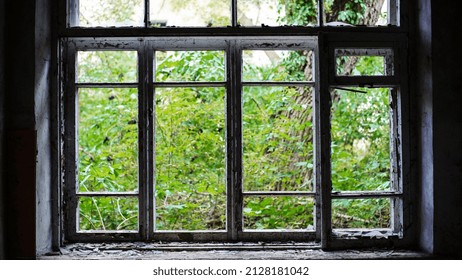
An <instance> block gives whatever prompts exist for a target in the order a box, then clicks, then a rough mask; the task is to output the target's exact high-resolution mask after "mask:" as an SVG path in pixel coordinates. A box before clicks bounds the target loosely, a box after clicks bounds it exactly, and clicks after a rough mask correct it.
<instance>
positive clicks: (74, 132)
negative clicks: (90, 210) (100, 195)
mask: <svg viewBox="0 0 462 280" xmlns="http://www.w3.org/2000/svg"><path fill="white" fill-rule="evenodd" d="M64 51H65V54H64V57H66V65H65V66H64V69H65V71H66V73H65V81H64V82H65V87H64V90H65V92H64V95H63V99H64V106H65V107H64V114H65V115H64V123H65V136H64V151H65V152H64V155H65V160H64V162H65V166H64V169H65V184H64V185H65V186H64V188H65V192H64V200H65V203H64V205H66V206H67V207H66V218H65V220H66V224H67V230H66V233H67V235H68V237H72V236H74V235H75V234H76V233H77V229H78V223H79V221H78V214H77V210H78V209H77V208H78V198H77V178H78V177H77V173H78V165H77V159H78V104H79V102H78V93H77V88H76V86H75V81H76V69H77V64H76V61H77V59H76V55H77V51H76V49H75V46H74V44H71V43H66V47H65V48H64Z"/></svg>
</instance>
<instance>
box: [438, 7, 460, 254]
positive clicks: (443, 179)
mask: <svg viewBox="0 0 462 280" xmlns="http://www.w3.org/2000/svg"><path fill="white" fill-rule="evenodd" d="M458 4H459V1H445V3H444V5H443V4H442V3H441V2H440V1H432V7H431V10H432V66H433V98H432V99H433V116H434V118H433V127H434V129H433V147H434V149H433V160H434V169H433V170H434V178H435V184H434V190H433V194H434V232H433V234H434V252H435V253H436V254H444V255H454V256H459V257H462V242H461V237H462V203H461V201H462V148H461V147H462V110H461V108H462V59H461V54H460V53H461V52H460V50H461V47H460V43H459V41H460V40H459V39H458V37H460V36H461V34H462V27H461V25H460V18H459V17H460V10H459V9H458V7H459V5H458Z"/></svg>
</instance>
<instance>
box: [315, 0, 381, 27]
mask: <svg viewBox="0 0 462 280" xmlns="http://www.w3.org/2000/svg"><path fill="white" fill-rule="evenodd" d="M388 1H389V0H364V1H334V0H324V22H325V24H326V25H331V26H342V25H343V26H345V25H366V26H383V25H387V24H388V19H387V17H388Z"/></svg>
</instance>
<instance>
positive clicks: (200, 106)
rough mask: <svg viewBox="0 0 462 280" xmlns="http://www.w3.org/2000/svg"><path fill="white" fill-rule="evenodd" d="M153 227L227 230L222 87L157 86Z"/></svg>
mask: <svg viewBox="0 0 462 280" xmlns="http://www.w3.org/2000/svg"><path fill="white" fill-rule="evenodd" d="M155 96H156V97H155V100H156V155H155V158H156V172H155V173H156V228H157V229H158V230H218V229H225V221H226V187H225V115H224V112H225V103H224V96H225V90H224V88H158V89H156V93H155Z"/></svg>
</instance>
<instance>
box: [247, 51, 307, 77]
mask: <svg viewBox="0 0 462 280" xmlns="http://www.w3.org/2000/svg"><path fill="white" fill-rule="evenodd" d="M242 60H243V80H244V81H245V82H256V81H273V82H281V81H313V67H314V65H313V52H312V51H308V50H306V51H303V50H300V51H289V50H244V51H243V53H242Z"/></svg>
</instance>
